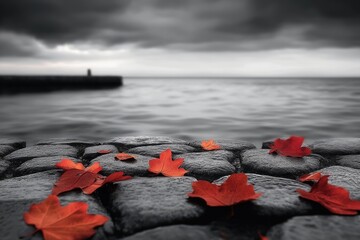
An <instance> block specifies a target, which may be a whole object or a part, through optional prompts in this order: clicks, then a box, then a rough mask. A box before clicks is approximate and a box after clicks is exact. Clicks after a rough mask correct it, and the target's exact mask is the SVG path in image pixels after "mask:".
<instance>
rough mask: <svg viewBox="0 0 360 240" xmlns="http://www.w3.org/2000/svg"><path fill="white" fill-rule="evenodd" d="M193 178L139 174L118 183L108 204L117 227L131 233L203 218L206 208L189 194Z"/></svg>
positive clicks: (127, 233)
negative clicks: (194, 200) (141, 175)
mask: <svg viewBox="0 0 360 240" xmlns="http://www.w3.org/2000/svg"><path fill="white" fill-rule="evenodd" d="M193 181H195V179H194V178H191V177H178V178H170V177H154V178H140V177H138V178H133V179H130V180H127V181H121V182H118V183H116V184H115V185H116V189H115V191H114V192H112V193H111V195H110V196H109V203H108V204H109V205H110V209H111V212H112V216H113V220H114V222H115V226H116V228H117V230H118V231H119V232H121V233H123V234H125V235H129V234H132V233H135V232H138V231H142V230H145V229H149V228H154V227H159V226H162V225H168V224H174V223H187V222H191V221H194V220H196V219H199V218H200V217H201V216H202V215H203V214H204V208H203V207H202V206H199V205H196V204H193V203H191V202H189V201H188V197H187V194H188V193H189V192H191V191H192V187H191V184H192V182H193Z"/></svg>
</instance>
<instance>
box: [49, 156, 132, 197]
mask: <svg viewBox="0 0 360 240" xmlns="http://www.w3.org/2000/svg"><path fill="white" fill-rule="evenodd" d="M56 166H57V167H59V168H62V169H64V170H65V172H64V173H63V174H62V175H61V177H60V178H59V180H58V181H57V182H56V183H55V185H54V188H53V190H52V194H54V195H59V194H60V193H63V192H67V191H71V190H73V189H76V188H80V189H81V190H82V191H83V193H85V194H91V193H93V192H94V191H95V190H96V189H98V188H100V187H101V186H103V185H105V184H106V183H110V182H118V181H123V180H127V179H130V178H131V177H130V176H124V173H123V172H115V173H112V174H110V175H109V176H108V177H104V176H102V175H100V174H98V172H100V171H101V170H102V167H101V166H100V164H99V163H98V162H95V163H94V164H93V165H91V166H89V167H87V168H84V166H83V165H82V164H81V166H82V168H83V169H81V167H80V165H77V164H75V163H74V162H72V161H71V160H69V159H63V160H62V161H61V162H59V163H57V164H56ZM71 166H73V167H74V168H71Z"/></svg>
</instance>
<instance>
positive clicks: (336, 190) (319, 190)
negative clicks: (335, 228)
mask: <svg viewBox="0 0 360 240" xmlns="http://www.w3.org/2000/svg"><path fill="white" fill-rule="evenodd" d="M310 176H311V175H310ZM318 176H319V175H316V177H315V178H313V179H311V180H314V179H315V180H316V179H317V178H318ZM328 179H329V176H326V175H325V176H321V177H320V178H319V180H318V182H316V183H315V184H314V185H313V186H312V188H311V190H310V192H306V191H305V190H303V189H297V190H296V191H297V192H298V193H299V194H300V197H302V198H305V199H308V200H311V201H314V202H317V203H319V204H321V205H322V206H324V207H325V208H327V209H328V210H329V211H330V212H332V213H335V214H340V215H356V214H357V211H360V201H357V200H352V199H350V194H349V191H348V190H347V189H345V188H342V187H339V186H335V185H331V184H329V183H328Z"/></svg>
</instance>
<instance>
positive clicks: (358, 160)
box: [335, 155, 360, 169]
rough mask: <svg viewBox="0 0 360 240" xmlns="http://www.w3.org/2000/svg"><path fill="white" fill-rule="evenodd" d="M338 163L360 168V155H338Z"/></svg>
mask: <svg viewBox="0 0 360 240" xmlns="http://www.w3.org/2000/svg"><path fill="white" fill-rule="evenodd" d="M335 161H336V164H337V165H340V166H343V167H350V168H356V169H360V155H342V156H337V157H336V160H335Z"/></svg>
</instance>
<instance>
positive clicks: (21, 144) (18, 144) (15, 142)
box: [0, 138, 26, 149]
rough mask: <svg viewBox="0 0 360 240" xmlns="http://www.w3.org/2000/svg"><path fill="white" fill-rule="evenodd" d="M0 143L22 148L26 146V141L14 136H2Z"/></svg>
mask: <svg viewBox="0 0 360 240" xmlns="http://www.w3.org/2000/svg"><path fill="white" fill-rule="evenodd" d="M0 145H9V146H12V147H13V148H16V149H20V148H24V147H26V142H25V141H23V140H19V139H14V138H0Z"/></svg>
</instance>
